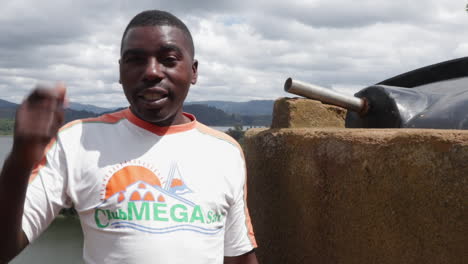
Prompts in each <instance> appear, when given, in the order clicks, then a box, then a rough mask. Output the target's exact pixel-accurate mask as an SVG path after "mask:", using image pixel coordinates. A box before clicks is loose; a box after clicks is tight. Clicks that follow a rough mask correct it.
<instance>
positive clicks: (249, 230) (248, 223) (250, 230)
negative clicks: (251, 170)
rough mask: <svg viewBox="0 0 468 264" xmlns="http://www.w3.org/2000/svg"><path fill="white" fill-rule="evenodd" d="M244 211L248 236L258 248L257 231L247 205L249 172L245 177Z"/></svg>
mask: <svg viewBox="0 0 468 264" xmlns="http://www.w3.org/2000/svg"><path fill="white" fill-rule="evenodd" d="M244 213H245V225H246V226H247V236H248V237H249V239H250V243H252V246H253V247H254V248H257V247H258V246H257V241H256V240H255V233H254V230H253V226H252V221H251V219H250V213H249V208H248V207H247V173H246V177H245V184H244Z"/></svg>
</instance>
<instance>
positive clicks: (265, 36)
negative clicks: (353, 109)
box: [0, 0, 468, 107]
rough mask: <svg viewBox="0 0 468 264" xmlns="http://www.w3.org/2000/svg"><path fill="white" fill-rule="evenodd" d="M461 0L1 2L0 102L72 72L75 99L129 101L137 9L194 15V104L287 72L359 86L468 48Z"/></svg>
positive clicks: (278, 80) (271, 88) (272, 89)
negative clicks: (128, 62)
mask: <svg viewBox="0 0 468 264" xmlns="http://www.w3.org/2000/svg"><path fill="white" fill-rule="evenodd" d="M465 4H466V3H461V2H459V1H437V0H426V1H423V2H421V1H409V0H395V1H387V0H360V1H345V0H334V1H332V0H308V1H298V0H290V1H279V0H274V1H267V0H259V1H247V0H239V1H215V0H204V1H184V2H181V1H163V0H160V1H155V0H144V1H138V2H130V1H123V0H122V1H111V0H103V1H73V2H70V1H58V0H56V1H54V0H49V1H33V0H4V1H3V2H2V9H0V32H1V33H2V38H0V93H1V95H2V96H1V99H5V100H11V101H15V102H18V101H20V100H21V99H22V98H23V97H24V96H25V95H26V94H27V93H28V92H29V91H30V90H31V88H32V87H33V86H34V85H35V84H36V83H37V82H39V81H56V80H62V81H64V82H66V84H67V86H68V87H69V90H68V93H69V96H70V97H71V100H73V101H77V102H82V103H88V104H95V105H98V106H105V107H113V106H115V107H117V106H123V105H125V104H126V100H125V97H124V95H123V93H122V90H121V87H120V85H119V84H118V64H117V61H118V58H119V49H120V38H121V34H122V32H123V29H124V27H125V26H126V24H127V22H128V21H129V20H130V19H131V18H132V17H133V16H134V15H135V14H136V13H137V12H139V11H141V10H144V9H149V8H154V7H158V8H161V9H165V10H168V11H171V12H173V13H174V14H175V15H177V16H180V18H181V19H183V20H184V21H186V23H187V25H188V26H189V28H190V29H191V31H192V34H193V36H194V40H195V45H196V58H197V59H198V60H199V63H200V64H199V75H200V76H199V81H198V83H197V84H196V85H195V86H193V87H192V88H191V91H190V93H189V96H188V100H196V101H198V100H232V101H246V100H251V99H275V98H277V97H280V96H286V95H287V94H285V93H284V92H283V83H284V81H285V80H286V78H288V77H293V78H295V79H298V80H303V81H308V82H312V83H315V84H318V85H322V86H326V87H333V89H336V90H340V91H344V92H346V93H354V91H357V90H359V89H361V88H364V87H366V86H369V85H372V84H374V83H376V82H379V81H382V80H384V79H387V78H390V77H392V76H395V75H397V74H400V73H403V72H405V71H408V70H412V69H415V68H418V67H422V66H426V65H428V64H432V63H437V62H440V61H444V60H448V59H453V58H457V57H462V56H467V55H468V35H467V34H465V31H466V30H465V28H466V24H467V23H468V14H467V13H466V11H465V10H464V8H465Z"/></svg>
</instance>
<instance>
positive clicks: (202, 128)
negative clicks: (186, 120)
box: [196, 122, 244, 158]
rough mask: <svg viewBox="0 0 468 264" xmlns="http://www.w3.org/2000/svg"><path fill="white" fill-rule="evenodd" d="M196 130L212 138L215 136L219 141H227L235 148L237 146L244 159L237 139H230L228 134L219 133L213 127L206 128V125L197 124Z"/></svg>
mask: <svg viewBox="0 0 468 264" xmlns="http://www.w3.org/2000/svg"><path fill="white" fill-rule="evenodd" d="M196 128H197V129H198V130H199V131H200V132H202V133H204V134H208V135H211V136H213V137H215V138H218V139H221V140H224V141H227V142H229V143H231V144H233V145H234V146H236V147H237V148H238V149H239V150H240V152H241V155H242V158H244V153H243V152H242V148H241V146H240V145H239V143H238V142H237V141H236V140H235V139H233V138H232V137H230V136H229V135H228V134H226V133H223V132H221V131H218V130H216V129H214V128H211V127H209V126H206V125H204V124H202V123H199V122H197V125H196Z"/></svg>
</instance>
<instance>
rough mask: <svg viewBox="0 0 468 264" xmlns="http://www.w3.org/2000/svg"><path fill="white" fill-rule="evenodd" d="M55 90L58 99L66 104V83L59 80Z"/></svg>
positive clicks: (62, 103)
mask: <svg viewBox="0 0 468 264" xmlns="http://www.w3.org/2000/svg"><path fill="white" fill-rule="evenodd" d="M54 90H55V93H56V95H57V99H58V100H59V102H60V104H61V105H65V104H67V103H68V102H67V101H68V100H67V98H66V94H67V88H66V86H65V84H64V83H62V82H59V83H57V84H56V85H55V87H54Z"/></svg>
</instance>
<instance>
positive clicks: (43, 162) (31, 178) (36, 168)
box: [29, 138, 57, 183]
mask: <svg viewBox="0 0 468 264" xmlns="http://www.w3.org/2000/svg"><path fill="white" fill-rule="evenodd" d="M56 141H57V140H56V138H53V139H52V140H51V141H50V142H49V144H47V146H46V148H45V150H44V154H43V156H42V159H41V161H39V163H37V164H36V165H35V166H34V168H33V170H32V172H31V175H30V176H29V183H31V182H32V181H34V179H35V178H36V177H37V175H38V174H39V170H40V169H42V168H43V167H44V166H45V165H46V164H47V159H46V154H47V152H49V150H50V149H51V148H52V147H53V146H54V144H55V142H56Z"/></svg>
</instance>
